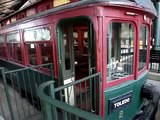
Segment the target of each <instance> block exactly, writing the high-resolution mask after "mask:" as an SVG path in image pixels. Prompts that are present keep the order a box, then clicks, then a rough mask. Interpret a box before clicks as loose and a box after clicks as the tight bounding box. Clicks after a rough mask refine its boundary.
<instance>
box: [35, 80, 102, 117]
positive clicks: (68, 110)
mask: <svg viewBox="0 0 160 120" xmlns="http://www.w3.org/2000/svg"><path fill="white" fill-rule="evenodd" d="M83 80H84V79H83ZM83 80H81V82H82V81H83ZM75 82H76V83H77V81H75ZM51 84H53V81H48V82H45V83H43V84H41V85H40V86H39V87H38V89H37V94H38V96H39V97H40V99H41V100H42V101H43V103H47V104H50V106H54V107H56V108H59V109H60V110H62V111H63V112H62V113H64V118H63V119H64V120H68V116H69V120H72V117H74V119H79V118H83V119H85V120H104V118H101V117H100V116H97V115H95V114H92V113H90V112H86V111H84V110H82V109H79V108H76V107H73V106H70V105H68V104H66V103H64V102H62V101H60V100H57V99H54V98H52V97H51V96H48V95H47V94H46V93H45V90H44V89H46V88H47V87H49V86H50V85H51ZM70 85H73V84H72V83H70ZM70 85H65V86H62V87H60V88H55V90H54V91H59V90H61V89H64V88H66V87H69V86H70ZM54 91H53V92H54ZM44 111H47V110H46V109H44ZM49 113H50V112H49ZM73 115H75V116H73ZM49 116H52V115H49ZM51 119H52V118H51ZM46 120H49V119H46ZM57 120H60V119H57Z"/></svg>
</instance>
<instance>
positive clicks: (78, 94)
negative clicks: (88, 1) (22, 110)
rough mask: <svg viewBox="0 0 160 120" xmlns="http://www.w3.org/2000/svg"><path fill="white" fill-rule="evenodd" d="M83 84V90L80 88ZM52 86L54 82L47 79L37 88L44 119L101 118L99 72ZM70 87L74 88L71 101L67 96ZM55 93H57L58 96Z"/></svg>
mask: <svg viewBox="0 0 160 120" xmlns="http://www.w3.org/2000/svg"><path fill="white" fill-rule="evenodd" d="M87 82H89V83H87ZM87 84H88V85H89V86H87ZM83 85H84V88H85V89H84V90H83V88H82V86H83ZM54 86H55V85H54V82H53V81H49V82H46V83H43V84H41V85H40V86H39V87H38V90H37V94H38V96H39V97H40V99H41V100H42V104H43V110H44V113H45V119H46V120H79V119H81V120H103V118H101V117H100V116H98V115H99V104H100V96H99V94H100V73H96V74H94V75H91V76H89V77H86V78H83V79H80V80H76V81H74V82H72V83H69V84H66V85H64V86H61V87H58V88H54ZM77 87H78V89H79V90H78V89H77ZM46 89H49V91H50V94H48V93H46V92H45V91H46ZM71 89H74V96H73V97H72V101H71V99H70V98H69V95H70V94H71ZM57 93H58V95H59V96H58V98H57V95H56V94H57Z"/></svg>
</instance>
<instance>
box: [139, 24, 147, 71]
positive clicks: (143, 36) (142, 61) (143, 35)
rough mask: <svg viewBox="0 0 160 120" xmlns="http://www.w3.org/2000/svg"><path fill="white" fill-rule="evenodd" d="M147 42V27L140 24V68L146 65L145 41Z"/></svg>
mask: <svg viewBox="0 0 160 120" xmlns="http://www.w3.org/2000/svg"><path fill="white" fill-rule="evenodd" d="M147 42H148V27H147V26H144V25H142V26H141V28H140V40H139V67H138V69H139V70H141V69H143V68H144V67H145V66H146V62H147V61H146V60H147V44H148V43H147Z"/></svg>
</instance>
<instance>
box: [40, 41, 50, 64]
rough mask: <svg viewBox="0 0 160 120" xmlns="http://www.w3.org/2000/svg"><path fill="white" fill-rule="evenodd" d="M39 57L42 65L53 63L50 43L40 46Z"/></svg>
mask: <svg viewBox="0 0 160 120" xmlns="http://www.w3.org/2000/svg"><path fill="white" fill-rule="evenodd" d="M39 46H40V51H41V52H40V55H41V61H42V64H45V63H52V62H53V50H52V44H51V43H44V44H40V45H39Z"/></svg>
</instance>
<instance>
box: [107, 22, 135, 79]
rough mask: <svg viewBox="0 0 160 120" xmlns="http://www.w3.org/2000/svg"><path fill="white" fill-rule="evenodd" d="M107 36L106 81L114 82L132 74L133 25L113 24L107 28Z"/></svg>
mask: <svg viewBox="0 0 160 120" xmlns="http://www.w3.org/2000/svg"><path fill="white" fill-rule="evenodd" d="M107 36H108V38H107V77H108V80H116V79H120V78H123V77H126V76H129V75H131V74H133V52H134V27H133V25H132V24H130V23H120V22H113V23H111V24H110V26H109V28H108V35H107Z"/></svg>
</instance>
